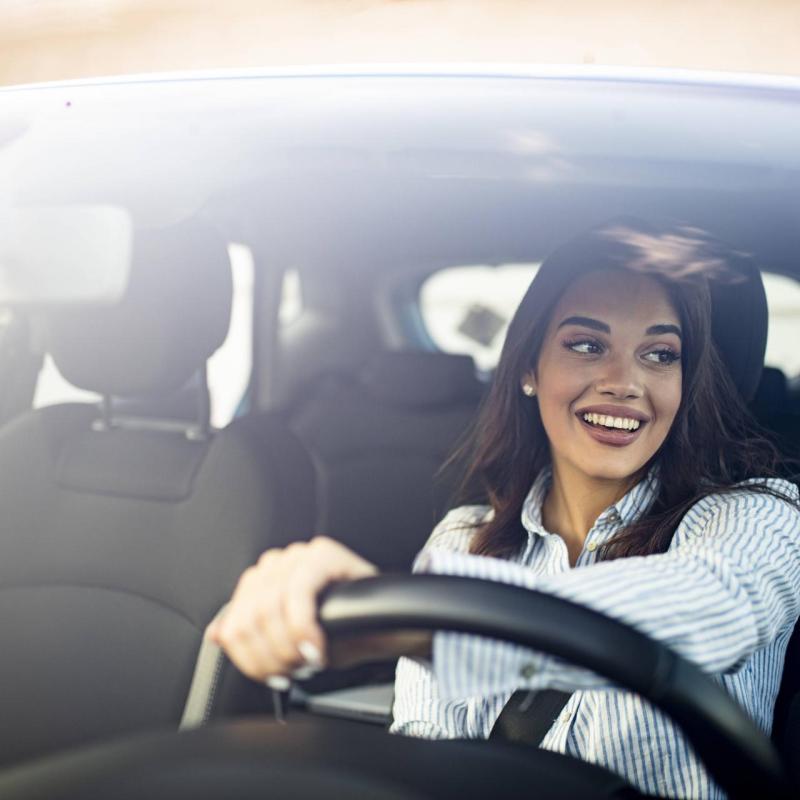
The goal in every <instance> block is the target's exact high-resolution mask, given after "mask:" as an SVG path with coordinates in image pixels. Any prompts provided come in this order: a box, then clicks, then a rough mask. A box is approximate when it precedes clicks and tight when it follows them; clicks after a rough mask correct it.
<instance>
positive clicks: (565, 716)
mask: <svg viewBox="0 0 800 800" xmlns="http://www.w3.org/2000/svg"><path fill="white" fill-rule="evenodd" d="M571 716H572V714H570V713H569V711H565V712H564V713H563V714H562V715H561V721H562V722H569V718H570V717H571Z"/></svg>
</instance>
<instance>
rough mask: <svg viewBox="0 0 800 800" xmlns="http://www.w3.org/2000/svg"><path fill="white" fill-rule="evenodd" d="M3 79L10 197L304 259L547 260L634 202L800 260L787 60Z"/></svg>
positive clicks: (793, 109)
mask: <svg viewBox="0 0 800 800" xmlns="http://www.w3.org/2000/svg"><path fill="white" fill-rule="evenodd" d="M3 94H4V103H3V112H2V115H1V116H0V185H5V186H11V187H12V188H11V191H12V192H14V193H15V194H16V196H18V197H19V196H22V197H25V198H26V199H27V200H28V201H33V202H49V203H52V202H89V201H91V202H98V201H102V202H108V203H118V204H121V205H123V206H124V207H126V208H128V209H130V210H131V213H132V214H133V216H134V218H135V220H136V221H137V223H139V224H141V225H156V226H160V225H166V224H171V223H173V222H175V221H177V220H180V219H182V218H185V217H187V216H194V215H197V214H200V215H203V216H205V217H206V218H207V219H209V221H211V222H212V223H213V224H214V225H215V226H216V227H218V228H220V229H222V230H223V231H224V232H225V233H226V235H228V237H229V239H230V240H231V241H244V242H248V243H253V244H254V245H255V246H256V247H261V248H268V249H269V252H270V254H271V256H272V257H273V260H274V261H276V262H277V261H280V262H282V263H283V264H289V263H291V264H293V265H302V266H303V267H304V268H305V269H308V270H313V269H315V268H324V269H328V270H330V269H334V270H336V269H340V270H352V269H358V270H361V271H364V272H369V271H371V270H380V271H382V272H384V273H385V272H386V271H387V270H392V269H394V270H397V271H399V272H407V271H408V270H410V269H412V268H413V269H419V270H420V271H421V272H424V271H429V270H430V269H432V268H433V267H435V266H436V265H438V264H452V263H463V262H465V261H466V262H469V263H478V262H484V263H500V262H504V261H505V262H508V261H532V260H538V259H540V258H541V257H543V255H544V254H546V253H547V252H548V251H549V250H550V249H552V248H553V247H554V246H555V245H556V244H557V243H558V242H559V241H561V240H563V239H564V238H566V237H568V236H570V235H571V234H573V233H574V232H576V231H578V230H581V229H583V228H586V227H588V226H589V225H592V224H595V223H597V222H600V221H603V220H604V219H607V218H608V217H609V216H613V215H616V214H630V213H638V214H642V215H646V216H669V217H672V218H677V219H682V220H684V221H685V222H687V223H688V224H691V225H696V226H699V227H702V228H705V229H707V230H709V231H710V232H711V233H713V234H715V235H717V236H719V237H720V238H723V239H726V240H727V241H729V242H730V243H731V244H733V245H735V246H737V247H739V248H741V249H742V250H746V251H748V252H752V253H754V254H756V256H757V258H758V260H759V263H760V264H761V265H762V266H764V267H765V268H768V269H770V270H772V271H775V272H782V273H785V274H794V275H798V274H799V271H800V267H798V264H797V260H796V258H795V253H797V252H798V250H800V230H798V226H797V225H796V222H795V220H796V215H795V214H794V211H793V210H794V209H796V208H797V207H798V202H800V181H798V179H797V178H798V175H800V150H799V149H798V148H797V146H796V143H797V141H798V140H800V80H797V79H793V78H783V77H780V76H755V75H737V74H731V73H693V72H689V71H684V70H630V69H608V68H574V67H573V68H566V67H551V68H543V67H535V68H532V67H529V66H525V65H503V66H498V67H487V66H485V65H479V66H475V65H454V66H450V67H442V66H439V65H436V66H425V65H419V66H416V67H414V68H410V67H407V66H401V67H390V66H383V67H374V66H373V67H369V68H366V67H357V66H353V67H338V66H337V67H328V68H321V67H307V68H285V69H281V70H264V71H249V72H237V73H229V72H214V73H200V74H190V75H158V76H134V77H126V78H117V79H99V80H94V81H75V82H67V83H57V84H43V85H37V86H31V87H17V88H11V89H6V90H3ZM4 143H5V146H3V145H4Z"/></svg>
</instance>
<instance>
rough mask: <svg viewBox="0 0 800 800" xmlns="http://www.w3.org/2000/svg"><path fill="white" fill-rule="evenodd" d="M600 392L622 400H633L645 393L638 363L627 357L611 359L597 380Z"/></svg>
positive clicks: (596, 383) (596, 387) (596, 386)
mask: <svg viewBox="0 0 800 800" xmlns="http://www.w3.org/2000/svg"><path fill="white" fill-rule="evenodd" d="M595 389H596V390H597V392H598V393H599V394H603V395H606V396H609V397H615V398H619V399H620V400H632V399H636V398H637V397H641V396H642V394H643V393H644V387H643V386H642V381H641V376H640V375H639V370H638V369H637V368H636V364H635V363H634V362H632V361H631V360H630V359H627V358H620V357H617V358H613V359H609V360H607V361H606V362H605V364H604V369H603V371H602V372H601V374H600V375H599V376H598V378H597V381H596V382H595Z"/></svg>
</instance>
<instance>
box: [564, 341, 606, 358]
mask: <svg viewBox="0 0 800 800" xmlns="http://www.w3.org/2000/svg"><path fill="white" fill-rule="evenodd" d="M564 347H566V348H567V350H571V351H572V352H573V353H585V354H587V355H597V354H598V353H602V352H603V348H602V346H601V345H600V344H599V343H598V342H595V341H593V340H592V339H575V340H572V341H567V342H564Z"/></svg>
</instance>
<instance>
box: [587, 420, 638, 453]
mask: <svg viewBox="0 0 800 800" xmlns="http://www.w3.org/2000/svg"><path fill="white" fill-rule="evenodd" d="M575 416H576V417H577V418H578V420H579V421H580V423H581V425H582V426H583V427H584V428H585V429H586V432H587V433H588V434H589V435H590V436H591V437H592V438H593V439H594V440H595V441H597V442H600V443H601V444H607V445H611V446H612V447H624V446H626V445H628V444H630V443H631V442H633V441H635V440H636V439H638V438H639V435H640V434H641V432H642V429H643V428H644V427H645V425H647V423H646V422H645V421H644V420H638V419H633V418H631V417H612V416H610V415H607V414H594V413H585V414H576V415H575Z"/></svg>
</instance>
